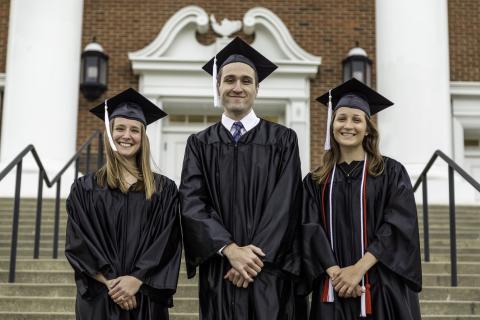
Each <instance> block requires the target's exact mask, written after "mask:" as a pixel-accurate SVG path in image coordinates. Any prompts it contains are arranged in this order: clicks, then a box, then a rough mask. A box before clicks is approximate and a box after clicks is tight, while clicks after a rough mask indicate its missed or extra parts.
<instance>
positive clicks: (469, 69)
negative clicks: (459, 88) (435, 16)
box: [448, 0, 480, 81]
mask: <svg viewBox="0 0 480 320" xmlns="http://www.w3.org/2000/svg"><path fill="white" fill-rule="evenodd" d="M448 29H449V40H450V41H449V42H450V43H449V45H450V80H451V81H480V1H479V0H449V1H448Z"/></svg>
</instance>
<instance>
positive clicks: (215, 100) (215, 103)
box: [212, 56, 220, 108]
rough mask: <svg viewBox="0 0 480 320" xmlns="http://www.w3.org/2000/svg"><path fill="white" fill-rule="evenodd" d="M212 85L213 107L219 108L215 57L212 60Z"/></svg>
mask: <svg viewBox="0 0 480 320" xmlns="http://www.w3.org/2000/svg"><path fill="white" fill-rule="evenodd" d="M212 84H213V106H214V107H215V108H220V104H219V103H218V90H217V56H215V58H214V59H213V72H212Z"/></svg>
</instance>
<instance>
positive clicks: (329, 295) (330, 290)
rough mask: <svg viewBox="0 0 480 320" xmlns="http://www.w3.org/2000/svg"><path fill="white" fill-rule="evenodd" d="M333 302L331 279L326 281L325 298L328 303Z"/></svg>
mask: <svg viewBox="0 0 480 320" xmlns="http://www.w3.org/2000/svg"><path fill="white" fill-rule="evenodd" d="M334 300H335V296H334V295H333V285H332V279H329V280H328V296H327V301H328V302H333V301H334Z"/></svg>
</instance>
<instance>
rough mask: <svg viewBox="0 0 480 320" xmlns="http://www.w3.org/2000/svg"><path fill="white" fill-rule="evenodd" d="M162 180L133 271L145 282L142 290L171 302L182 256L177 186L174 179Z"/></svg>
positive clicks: (154, 298) (153, 202) (152, 205)
mask: <svg viewBox="0 0 480 320" xmlns="http://www.w3.org/2000/svg"><path fill="white" fill-rule="evenodd" d="M162 180H164V182H163V183H162V184H163V187H161V190H160V191H156V192H157V195H156V196H155V198H153V199H152V204H151V212H150V219H149V221H148V222H147V223H146V228H145V229H144V232H143V239H142V241H141V243H142V244H141V247H140V248H138V252H140V255H139V257H138V258H137V259H136V260H135V266H134V267H133V271H132V272H131V273H130V275H131V276H134V277H136V278H138V279H140V280H141V281H142V282H143V284H142V287H141V289H140V290H141V292H143V293H145V294H147V295H148V296H150V298H152V299H153V300H156V301H158V302H165V301H168V300H169V298H170V297H171V296H172V295H173V294H174V293H175V291H176V288H177V281H178V274H179V270H180V260H181V256H182V246H181V231H180V210H179V201H178V191H177V187H176V185H175V183H174V182H173V181H171V180H168V179H166V178H163V179H162ZM157 188H160V186H158V184H157ZM157 190H158V189H157Z"/></svg>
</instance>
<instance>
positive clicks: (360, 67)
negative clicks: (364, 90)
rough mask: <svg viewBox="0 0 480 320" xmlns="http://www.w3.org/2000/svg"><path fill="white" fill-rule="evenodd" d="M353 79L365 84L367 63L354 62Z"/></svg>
mask: <svg viewBox="0 0 480 320" xmlns="http://www.w3.org/2000/svg"><path fill="white" fill-rule="evenodd" d="M352 69H353V71H352V78H355V79H357V80H358V81H361V82H363V83H365V61H361V60H360V61H359V60H356V61H355V60H354V61H352Z"/></svg>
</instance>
